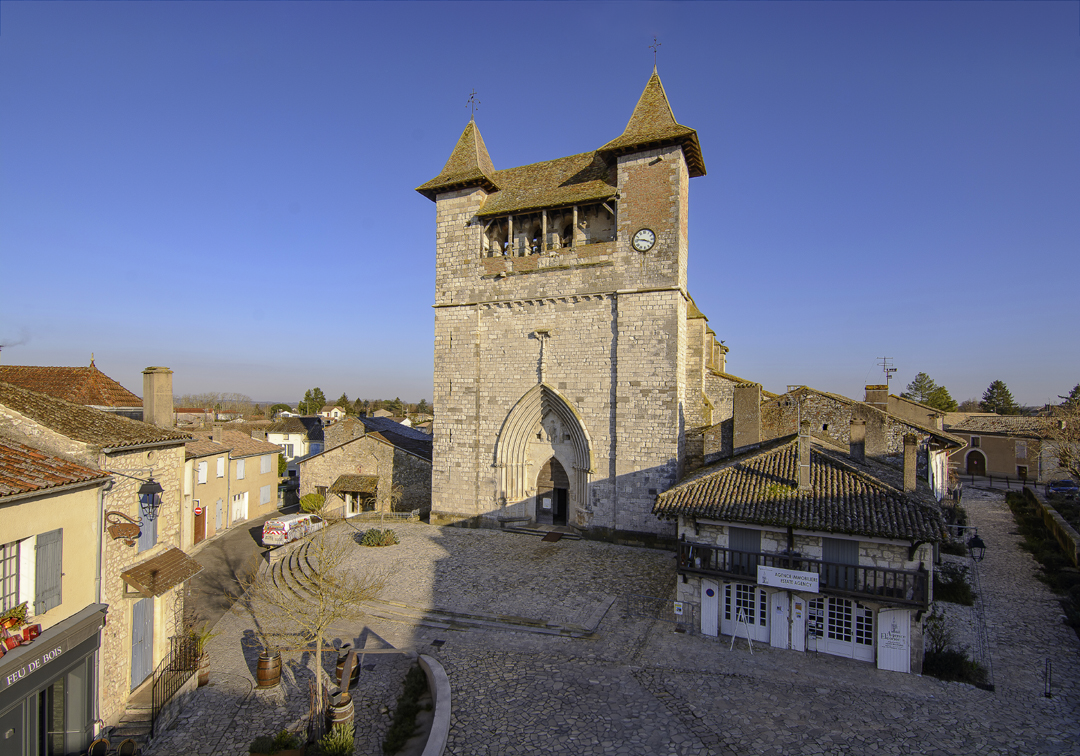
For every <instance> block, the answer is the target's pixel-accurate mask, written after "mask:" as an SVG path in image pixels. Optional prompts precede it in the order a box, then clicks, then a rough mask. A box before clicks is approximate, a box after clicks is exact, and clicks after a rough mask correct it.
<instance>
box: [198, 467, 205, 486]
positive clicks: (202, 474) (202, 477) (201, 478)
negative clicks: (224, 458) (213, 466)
mask: <svg viewBox="0 0 1080 756" xmlns="http://www.w3.org/2000/svg"><path fill="white" fill-rule="evenodd" d="M199 482H200V483H205V482H206V463H205V462H200V463H199Z"/></svg>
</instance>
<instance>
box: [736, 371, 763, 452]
mask: <svg viewBox="0 0 1080 756" xmlns="http://www.w3.org/2000/svg"><path fill="white" fill-rule="evenodd" d="M731 404H732V426H733V429H732V441H731V447H732V449H739V448H741V447H743V446H749V445H750V444H756V443H757V442H759V441H760V440H761V386H759V385H758V384H756V383H744V384H742V385H739V386H736V387H735V394H734V398H733V401H732V403H731Z"/></svg>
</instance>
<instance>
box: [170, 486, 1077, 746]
mask: <svg viewBox="0 0 1080 756" xmlns="http://www.w3.org/2000/svg"><path fill="white" fill-rule="evenodd" d="M964 504H965V507H966V508H967V511H968V514H969V517H970V519H971V521H972V522H973V524H975V525H977V526H978V527H979V534H980V535H981V536H982V538H983V540H984V541H986V544H987V557H986V559H985V560H984V561H983V562H982V564H981V565H980V568H981V569H980V571H981V580H982V588H983V590H984V591H985V592H986V596H984V599H986V601H985V603H984V612H985V613H986V616H987V624H988V630H989V636H990V646H991V651H992V655H993V672H994V682H995V684H996V692H989V691H983V690H979V689H977V688H973V687H971V686H968V685H964V684H961V683H945V682H941V681H939V680H935V679H933V678H929V677H918V676H915V675H904V674H899V673H894V672H881V671H878V670H877V669H875V668H874V666H873V665H871V664H866V663H861V662H854V661H850V660H845V659H839V658H836V657H832V656H827V655H825V654H803V653H798V652H793V651H780V650H774V649H770V648H768V647H763V646H761V645H759V644H755V645H754V649H753V654H751V653H750V649H749V648H748V647H747V645H746V643H745V642H744V641H739V642H736V643H735V647H734V650H729V646H730V640H731V639H730V638H729V637H721V638H719V639H714V638H708V637H704V636H699V635H687V634H680V633H675V632H673V627H672V625H671V624H669V623H666V622H663V621H657V620H645V619H637V618H632V617H627V616H626V612H625V607H626V602H625V599H626V597H627V596H628V595H630V594H644V595H650V596H660V597H667V598H673V596H674V581H675V575H674V555H673V554H671V553H670V552H664V551H657V550H651V549H639V548H632V547H620V546H614V545H611V544H604V543H596V542H591V541H567V540H563V541H559V542H557V543H545V542H543V541H541V540H540V539H539V538H535V537H530V536H525V535H516V534H508V533H501V532H495V531H477V530H465V529H456V528H436V527H431V526H428V525H424V524H400V523H396V524H395V525H394V529H395V530H396V531H397V533H398V535H399V536H400V537H401V544H400V545H398V546H394V547H390V548H384V549H367V548H360V547H358V548H357V550H356V553H355V555H354V556H353V558H352V565H353V568H354V569H358V570H360V569H370V568H386V569H390V570H391V571H392V572H391V575H392V577H391V580H390V584H389V585H388V587H387V589H386V591H385V592H384V594H383V596H384V598H388V599H393V600H395V601H401V602H403V603H406V604H410V605H412V606H415V607H419V608H430V609H448V610H456V611H463V612H470V611H483V612H485V613H488V614H491V613H496V614H504V615H514V616H520V617H526V618H530V619H549V620H551V621H558V622H573V621H576V619H578V618H580V617H583V616H587V615H588V614H589V613H590V612H591V611H593V610H594V609H595V607H596V606H597V605H598V604H600V602H603V601H604V600H605V599H608V598H609V597H614V598H616V599H617V600H616V602H615V604H614V605H613V606H612V607H611V609H610V610H609V611H608V613H607V615H606V616H605V617H604V619H603V621H602V622H601V624H600V627H599V630H598V632H597V633H596V634H595V635H594V636H593V637H591V638H588V639H574V638H566V637H559V636H551V635H540V634H535V633H529V632H508V631H500V630H478V629H470V630H466V631H454V630H447V629H440V628H435V627H425V626H417V625H413V624H409V623H406V622H394V621H388V620H383V619H369V620H367V621H366V622H363V623H359V624H357V625H355V626H353V627H342V628H340V631H341V632H340V637H341V638H342V639H343V640H344V641H345V642H352V643H354V644H356V645H363V646H366V647H368V648H376V647H378V648H384V649H391V648H396V649H399V650H401V651H402V653H400V654H398V653H391V654H377V655H368V656H366V657H365V659H364V664H365V669H364V670H363V671H362V673H361V678H360V683H359V685H358V686H357V688H356V689H355V690H354V695H353V697H354V702H355V706H356V724H357V747H356V753H360V754H378V753H381V747H380V745H381V741H382V738H383V736H384V735H385V732H386V730H387V728H388V726H389V723H390V717H391V713H392V709H393V706H394V702H395V701H396V698H397V695H398V694H399V693H400V691H401V688H402V680H403V678H404V674H405V671H406V670H407V669H408V667H409V665H410V664H412V663H413V659H412V657H413V655H414V654H415V653H417V652H419V653H427V654H431V655H432V656H435V657H436V658H438V659H439V660H440V661H441V663H442V664H443V666H444V667H445V669H446V671H447V674H448V676H449V678H450V684H451V686H452V689H453V717H452V722H451V732H450V740H449V743H448V747H447V751H446V752H447V753H449V754H458V755H459V756H495V755H496V754H499V755H502V754H551V753H566V754H589V755H591V754H620V755H622V754H627V755H629V754H642V755H648V756H653V755H659V754H662V755H665V756H666V755H667V754H672V755H679V756H682V755H683V754H687V755H690V754H694V755H697V754H702V755H704V754H749V753H754V754H829V753H851V754H856V753H857V754H862V753H874V754H1075V753H1077V752H1078V751H1080V725H1078V720H1080V691H1078V680H1080V674H1078V673H1080V641H1078V639H1077V637H1076V635H1075V633H1073V631H1072V630H1071V629H1069V628H1068V627H1067V626H1065V625H1064V624H1063V623H1062V621H1061V608H1060V605H1059V604H1058V602H1057V599H1056V598H1055V597H1054V595H1053V594H1052V593H1051V592H1050V591H1049V590H1048V589H1047V588H1046V587H1045V586H1044V585H1043V584H1042V583H1040V582H1039V581H1038V580H1037V579H1036V578H1035V574H1036V571H1037V567H1036V564H1035V562H1034V561H1033V560H1032V559H1031V557H1030V556H1029V555H1028V554H1027V553H1026V552H1024V551H1022V550H1021V549H1020V548H1019V547H1018V545H1017V544H1018V541H1019V538H1018V536H1016V535H1015V534H1014V531H1015V525H1014V523H1013V520H1012V516H1011V514H1010V512H1009V510H1008V509H1007V507H1006V506H1005V504H1004V500H1003V496H1002V495H1001V494H1000V493H997V492H983V491H979V490H977V489H972V488H970V487H969V488H968V489H967V490H966V492H965V501H964ZM250 628H251V620H250V618H249V617H247V616H246V615H244V614H243V611H242V609H241V608H240V607H239V606H237V607H234V608H233V609H232V610H231V611H230V612H229V613H227V614H226V615H225V616H224V617H223V618H222V620H221V621H220V622H219V623H218V625H217V627H216V630H217V631H219V632H220V635H219V636H218V637H216V638H215V639H213V641H211V644H210V649H211V654H212V672H211V684H210V685H208V686H206V687H204V688H201V689H199V690H198V691H197V692H196V693H195V694H194V697H193V698H192V700H191V701H190V702H189V704H188V705H187V706H186V707H185V709H184V711H183V713H182V714H181V716H180V718H179V719H178V720H177V722H176V723H175V724H174V726H173V727H172V728H171V729H170V730H168V731H167V732H165V733H163V734H162V735H160V736H159V737H158V738H156V739H155V741H154V742H153V743H152V745H151V748H150V750H149V753H150V754H162V755H168V754H189V753H190V754H236V755H237V756H239V755H240V754H244V753H246V752H247V746H248V744H249V743H250V741H251V740H252V739H253V738H254V737H255V736H256V735H260V734H267V733H272V732H274V731H276V730H279V729H282V728H286V727H288V728H295V727H297V726H298V725H299V723H300V722H301V721H302V718H303V715H304V713H305V712H306V710H307V707H308V695H309V689H310V681H311V679H312V675H311V674H310V673H309V672H308V670H307V668H306V665H307V661H308V660H307V659H306V658H305V657H301V658H299V659H295V660H292V661H287V663H286V669H285V674H284V682H283V685H282V687H281V688H280V689H278V690H273V691H265V692H264V691H257V690H256V691H253V690H252V684H253V679H254V672H255V666H254V665H255V658H256V656H257V653H258V649H257V647H256V645H255V644H254V643H253V635H252V633H251V630H250ZM433 641H443V643H441V644H433ZM1047 658H1051V659H1052V660H1053V665H1054V677H1053V680H1054V685H1053V691H1052V692H1053V696H1052V697H1051V698H1045V697H1044V696H1043V670H1044V664H1045V661H1046V659H1047ZM326 662H327V665H329V664H330V663H331V662H332V657H331V655H328V656H327V659H326ZM372 665H374V666H373V667H372ZM387 709H389V710H391V711H390V712H387V711H386V710H387Z"/></svg>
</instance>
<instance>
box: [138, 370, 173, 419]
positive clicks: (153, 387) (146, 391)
mask: <svg viewBox="0 0 1080 756" xmlns="http://www.w3.org/2000/svg"><path fill="white" fill-rule="evenodd" d="M142 375H143V381H142V385H143V422H147V423H151V424H152V425H156V426H158V427H159V428H172V427H173V425H175V422H174V417H175V416H174V415H173V393H172V376H173V371H171V370H169V368H167V367H148V368H146V370H144V371H143V373H142Z"/></svg>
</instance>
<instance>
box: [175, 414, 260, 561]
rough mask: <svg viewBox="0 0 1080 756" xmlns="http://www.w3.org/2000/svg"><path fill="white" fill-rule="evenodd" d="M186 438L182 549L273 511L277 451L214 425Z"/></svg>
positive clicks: (239, 432)
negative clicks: (190, 437) (211, 428)
mask: <svg viewBox="0 0 1080 756" xmlns="http://www.w3.org/2000/svg"><path fill="white" fill-rule="evenodd" d="M192 436H193V438H192V440H191V441H188V442H187V444H185V461H184V507H183V514H184V524H183V533H184V542H183V547H184V548H187V547H189V546H192V545H194V544H196V543H199V542H200V541H202V540H203V539H204V538H210V537H213V536H214V535H216V534H218V533H220V532H221V531H223V530H225V529H227V528H229V527H231V526H233V525H235V524H236V523H239V522H245V521H246V520H249V519H257V518H259V517H262V516H263V515H268V514H271V513H272V512H274V511H276V510H277V507H278V497H277V484H278V462H277V460H278V455H279V454H281V447H280V446H278V445H277V444H272V443H270V442H268V441H263V440H260V439H257V438H252V437H251V436H250V435H248V434H247V433H244V432H242V431H236V430H226V429H224V428H223V426H222V425H220V424H218V425H215V426H214V428H213V430H212V431H210V432H206V431H193V432H192Z"/></svg>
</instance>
